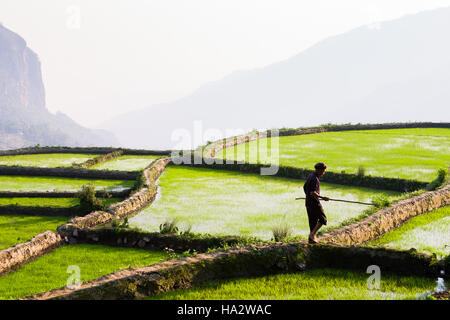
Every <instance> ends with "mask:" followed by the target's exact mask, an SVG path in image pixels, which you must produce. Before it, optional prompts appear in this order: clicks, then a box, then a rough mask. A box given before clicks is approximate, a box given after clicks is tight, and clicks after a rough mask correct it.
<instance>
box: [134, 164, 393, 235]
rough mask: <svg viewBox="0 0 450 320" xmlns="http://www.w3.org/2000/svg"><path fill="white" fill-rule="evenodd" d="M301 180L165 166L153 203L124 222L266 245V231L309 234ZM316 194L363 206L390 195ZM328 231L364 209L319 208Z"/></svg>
mask: <svg viewBox="0 0 450 320" xmlns="http://www.w3.org/2000/svg"><path fill="white" fill-rule="evenodd" d="M303 183H304V181H303V180H296V179H286V178H280V177H274V176H260V175H257V174H243V173H239V172H231V171H220V170H211V169H202V168H191V167H181V166H170V167H168V168H167V169H166V170H165V171H164V173H163V174H162V175H161V177H160V180H159V183H158V184H159V186H160V189H159V191H158V192H159V196H158V197H159V198H158V199H157V200H156V201H155V202H154V203H153V204H152V205H151V206H150V207H148V208H146V209H144V210H143V211H141V212H140V213H139V214H137V215H136V216H134V217H133V218H131V219H130V220H129V223H130V226H132V227H136V228H140V229H143V230H146V231H158V230H159V225H160V224H161V223H163V222H164V221H165V220H166V219H173V218H179V220H180V227H181V229H184V228H186V227H187V225H189V224H191V225H192V229H191V231H192V232H195V233H209V234H219V235H220V234H222V235H223V234H225V235H244V236H256V237H259V238H261V239H266V240H269V239H270V238H271V237H272V228H273V227H275V226H277V225H280V224H288V225H289V226H290V227H291V228H292V231H293V234H294V235H301V236H304V237H306V236H307V234H308V233H309V227H308V218H307V214H306V209H305V205H304V200H299V201H296V200H294V199H295V197H296V196H304V192H303V189H302V187H303ZM321 194H322V195H326V196H329V197H333V198H341V199H348V200H355V201H364V202H368V201H370V200H371V198H372V197H374V196H376V195H380V194H385V195H388V196H389V197H394V196H396V195H398V193H396V192H389V191H380V190H373V189H367V188H355V187H348V186H341V185H334V184H327V183H321ZM322 203H323V207H324V209H325V213H326V215H327V217H328V226H337V225H339V224H340V223H341V222H343V221H344V220H346V219H348V218H351V217H356V216H359V215H360V214H361V213H362V212H363V210H364V209H366V208H367V206H364V205H358V204H348V203H342V202H332V201H329V202H324V201H322Z"/></svg>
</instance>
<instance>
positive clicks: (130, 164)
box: [89, 156, 161, 171]
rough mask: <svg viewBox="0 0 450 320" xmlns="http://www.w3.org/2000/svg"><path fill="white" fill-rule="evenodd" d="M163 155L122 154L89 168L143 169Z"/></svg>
mask: <svg viewBox="0 0 450 320" xmlns="http://www.w3.org/2000/svg"><path fill="white" fill-rule="evenodd" d="M158 158H161V156H121V157H118V158H114V159H112V160H110V161H106V162H102V163H99V164H96V165H94V166H92V167H89V169H95V170H121V171H141V170H143V169H145V168H146V167H147V166H149V165H150V164H151V163H152V162H153V161H154V160H155V159H158Z"/></svg>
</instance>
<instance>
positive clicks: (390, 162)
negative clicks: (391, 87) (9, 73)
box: [216, 128, 450, 182]
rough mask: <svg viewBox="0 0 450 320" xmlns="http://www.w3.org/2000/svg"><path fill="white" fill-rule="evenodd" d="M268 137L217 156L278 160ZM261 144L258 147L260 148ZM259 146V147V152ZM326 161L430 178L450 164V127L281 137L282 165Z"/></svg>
mask: <svg viewBox="0 0 450 320" xmlns="http://www.w3.org/2000/svg"><path fill="white" fill-rule="evenodd" d="M266 140H267V139H262V140H260V141H252V142H249V143H245V144H241V145H238V146H236V147H234V148H228V149H225V151H224V152H222V153H219V154H217V155H216V157H225V158H227V159H237V160H245V161H248V162H254V163H256V162H257V161H258V160H259V161H261V162H262V163H274V162H275V163H276V161H278V157H274V158H273V159H271V157H269V156H268V152H267V151H268V150H270V146H269V147H268V148H266V147H265V145H266V144H268V142H267V141H266ZM258 146H259V147H258ZM258 151H259V152H258ZM319 161H323V162H325V163H326V164H327V165H328V170H329V171H333V172H341V171H345V172H346V173H356V172H357V170H358V167H359V166H360V165H361V166H364V168H365V174H366V175H372V176H383V177H392V178H404V179H415V180H419V181H425V182H429V181H431V180H433V179H434V178H435V176H436V171H437V169H439V168H447V167H449V165H450V129H428V128H426V129H390V130H361V131H341V132H323V133H316V134H307V135H299V136H284V137H279V164H280V165H285V166H293V167H300V168H308V169H313V166H314V164H315V163H317V162H319Z"/></svg>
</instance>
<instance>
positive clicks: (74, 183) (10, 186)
mask: <svg viewBox="0 0 450 320" xmlns="http://www.w3.org/2000/svg"><path fill="white" fill-rule="evenodd" d="M135 183H136V181H134V180H95V179H78V178H57V177H22V176H0V191H23V192H28V191H39V192H40V191H79V190H81V187H82V186H84V185H88V184H93V185H95V187H96V189H97V190H102V189H103V188H104V187H106V188H107V189H108V190H111V191H121V190H124V189H128V188H132V187H133V186H134V184H135Z"/></svg>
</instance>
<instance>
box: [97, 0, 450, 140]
mask: <svg viewBox="0 0 450 320" xmlns="http://www.w3.org/2000/svg"><path fill="white" fill-rule="evenodd" d="M292 41H295V39H292ZM217 63H220V61H218V62H217ZM449 105H450V8H442V9H438V10H433V11H427V12H422V13H419V14H416V15H411V16H405V17H403V18H400V19H397V20H393V21H388V22H384V23H381V24H379V25H377V26H375V27H370V26H363V27H360V28H357V29H354V30H352V31H350V32H347V33H345V34H341V35H337V36H334V37H331V38H328V39H326V40H324V41H321V42H319V43H317V44H316V45H314V46H313V47H311V48H309V49H307V50H305V51H303V52H301V53H299V54H297V55H296V56H294V57H292V58H290V59H287V60H285V61H282V62H279V63H275V64H272V65H269V66H267V67H265V68H261V69H257V70H249V71H240V72H235V73H232V74H231V75H229V76H227V77H225V78H224V79H222V80H220V81H216V82H213V83H209V84H207V85H205V86H203V87H201V88H199V89H198V90H197V91H196V92H194V93H193V94H191V95H190V96H187V97H185V98H183V99H180V100H178V101H175V102H173V103H168V104H161V105H155V106H151V107H148V108H146V109H143V110H139V111H135V112H130V113H127V114H124V115H121V116H119V117H117V118H115V119H113V120H111V121H108V122H107V123H105V124H104V126H103V127H104V128H107V129H109V130H112V131H113V132H115V133H116V134H117V136H118V137H119V139H120V140H121V143H122V144H123V145H126V146H130V147H159V148H166V147H172V146H174V145H175V143H174V142H171V140H170V138H171V133H172V132H173V130H174V129H176V128H186V129H188V130H192V121H193V120H203V127H204V129H207V128H218V129H222V130H223V129H225V128H245V129H246V128H264V127H266V128H273V127H282V126H287V127H299V126H304V125H313V124H322V123H328V122H333V123H348V122H354V123H357V122H369V123H370V122H372V123H373V122H395V121H401V122H406V121H437V122H439V121H449V120H450V111H449V110H450V107H449Z"/></svg>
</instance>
